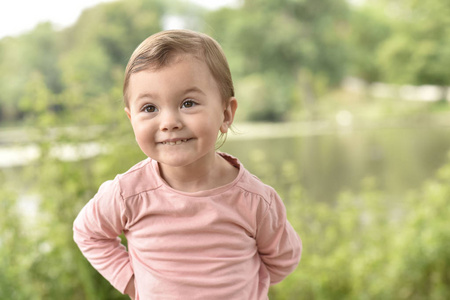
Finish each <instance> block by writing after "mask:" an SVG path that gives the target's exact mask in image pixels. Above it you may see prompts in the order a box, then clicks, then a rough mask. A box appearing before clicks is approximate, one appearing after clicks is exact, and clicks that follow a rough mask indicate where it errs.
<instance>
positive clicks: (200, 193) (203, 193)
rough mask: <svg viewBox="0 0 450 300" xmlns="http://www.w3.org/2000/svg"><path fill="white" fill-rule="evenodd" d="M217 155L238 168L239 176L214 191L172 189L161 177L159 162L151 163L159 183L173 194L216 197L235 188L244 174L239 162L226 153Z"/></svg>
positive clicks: (152, 160) (153, 161) (152, 161)
mask: <svg viewBox="0 0 450 300" xmlns="http://www.w3.org/2000/svg"><path fill="white" fill-rule="evenodd" d="M217 154H219V155H220V156H222V157H223V158H224V159H225V160H226V161H227V162H228V163H230V164H231V165H232V166H233V167H235V168H237V169H238V170H239V173H238V175H237V176H236V178H235V179H234V180H233V181H231V182H230V183H227V184H225V185H222V186H219V187H216V188H213V189H209V190H203V191H197V192H183V191H180V190H177V189H174V188H172V187H171V186H170V185H169V184H168V183H167V182H166V181H165V180H164V179H163V178H162V177H161V173H160V169H159V165H158V162H157V161H156V160H154V159H151V158H150V161H151V165H152V167H153V169H154V170H155V172H156V175H157V178H158V181H160V183H161V186H163V187H164V188H165V189H168V190H170V191H171V192H173V193H177V194H180V195H183V196H188V197H207V196H214V195H217V194H221V193H223V192H225V191H227V190H229V189H230V188H232V187H233V186H235V185H236V184H237V182H238V181H239V180H240V179H241V177H242V176H243V174H244V171H245V169H244V167H243V166H242V164H241V163H240V162H239V160H238V159H237V158H236V157H234V156H232V155H230V154H227V153H224V152H217Z"/></svg>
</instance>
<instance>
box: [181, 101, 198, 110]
mask: <svg viewBox="0 0 450 300" xmlns="http://www.w3.org/2000/svg"><path fill="white" fill-rule="evenodd" d="M195 105H197V103H196V102H195V101H194V100H192V99H187V100H185V101H184V102H183V104H181V107H182V108H191V107H194V106H195Z"/></svg>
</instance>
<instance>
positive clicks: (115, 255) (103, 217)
mask: <svg viewBox="0 0 450 300" xmlns="http://www.w3.org/2000/svg"><path fill="white" fill-rule="evenodd" d="M126 220H127V218H126V214H125V209H124V208H123V202H122V197H121V195H120V191H119V188H118V183H117V181H109V182H106V183H104V184H103V185H102V186H101V187H100V189H99V192H98V193H97V194H96V195H95V196H94V198H93V199H92V200H91V201H89V203H88V204H87V205H86V206H85V207H84V208H83V209H82V210H81V212H80V213H79V215H78V217H77V218H76V219H75V222H74V225H73V232H74V240H75V242H76V243H77V244H78V247H79V248H80V250H81V252H82V253H83V255H84V256H85V257H86V258H87V260H88V261H89V262H90V263H91V264H92V266H93V267H94V268H95V269H97V271H99V272H100V274H102V275H103V277H105V278H106V279H107V280H108V281H109V282H110V283H111V284H112V285H113V286H114V287H115V288H116V289H117V290H119V291H120V292H121V293H124V292H125V289H126V287H127V285H128V283H129V282H130V279H131V278H132V276H133V270H132V268H131V264H130V260H129V256H128V252H127V251H126V249H125V247H124V246H123V245H122V244H121V243H120V238H119V237H118V236H119V235H120V234H121V233H122V232H123V230H124V229H125V224H126Z"/></svg>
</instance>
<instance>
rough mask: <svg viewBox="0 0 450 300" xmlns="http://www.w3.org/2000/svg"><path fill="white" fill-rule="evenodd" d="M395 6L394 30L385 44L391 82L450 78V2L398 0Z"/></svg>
mask: <svg viewBox="0 0 450 300" xmlns="http://www.w3.org/2000/svg"><path fill="white" fill-rule="evenodd" d="M393 4H395V6H394V7H393V8H392V9H391V12H390V15H391V18H395V19H396V23H397V26H396V27H395V32H394V34H393V35H392V36H391V37H390V38H389V39H388V40H387V41H386V42H385V43H384V44H383V45H382V46H381V49H380V62H381V65H382V69H383V74H384V76H385V78H387V79H388V80H389V81H390V82H395V83H402V84H404V83H409V84H418V85H423V84H433V85H438V86H442V87H443V89H442V91H443V92H442V98H444V95H445V94H446V88H445V86H447V85H448V83H449V82H450V68H446V67H444V66H447V65H449V64H450V18H449V15H450V3H449V2H448V1H438V0H432V1H426V2H425V1H417V0H398V1H395V2H394V3H393Z"/></svg>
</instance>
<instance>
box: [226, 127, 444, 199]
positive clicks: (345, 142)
mask: <svg viewBox="0 0 450 300" xmlns="http://www.w3.org/2000/svg"><path fill="white" fill-rule="evenodd" d="M449 131H450V130H449V129H447V128H422V129H418V128H391V129H377V130H364V131H351V132H345V134H339V133H337V134H320V135H311V136H291V137H280V138H273V137H272V138H261V139H252V140H245V139H244V137H243V136H241V137H240V138H239V140H233V139H230V140H229V141H227V143H226V144H225V145H224V146H223V147H222V148H221V150H223V151H225V152H229V153H231V154H233V155H235V156H237V157H238V158H239V159H240V160H241V162H242V163H243V164H244V165H245V166H246V167H247V168H248V169H249V170H250V171H252V172H253V173H255V174H256V175H257V176H258V177H260V178H261V179H262V180H263V181H265V182H266V183H268V184H270V185H273V186H275V187H277V188H278V189H279V188H280V187H282V186H284V185H286V179H287V178H286V177H289V176H290V177H293V178H292V179H295V180H296V184H299V185H301V186H302V188H303V192H304V193H306V194H307V195H308V196H310V198H312V199H313V200H317V201H324V202H334V201H335V200H336V198H337V196H338V194H339V193H340V192H342V191H343V190H347V189H350V190H352V191H358V190H359V189H360V187H361V182H362V180H364V179H366V178H373V179H375V182H376V184H377V185H378V187H379V188H380V189H382V190H384V191H386V192H387V193H388V195H390V196H391V197H392V199H393V201H395V199H396V195H404V194H405V192H407V191H408V190H411V189H415V188H417V187H419V186H420V185H421V184H422V183H423V182H424V181H425V180H426V179H428V178H430V177H432V176H433V175H434V173H435V172H436V170H437V169H438V168H439V167H440V166H442V165H443V164H444V163H445V162H446V159H447V152H448V150H449V149H450V138H447V137H449ZM244 136H245V135H244ZM263 160H264V161H266V162H265V163H264V164H262V163H261V161H263ZM267 161H269V162H270V163H269V164H267ZM286 165H290V166H291V168H293V169H295V170H296V173H295V174H290V175H289V176H286V168H287V167H286Z"/></svg>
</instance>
